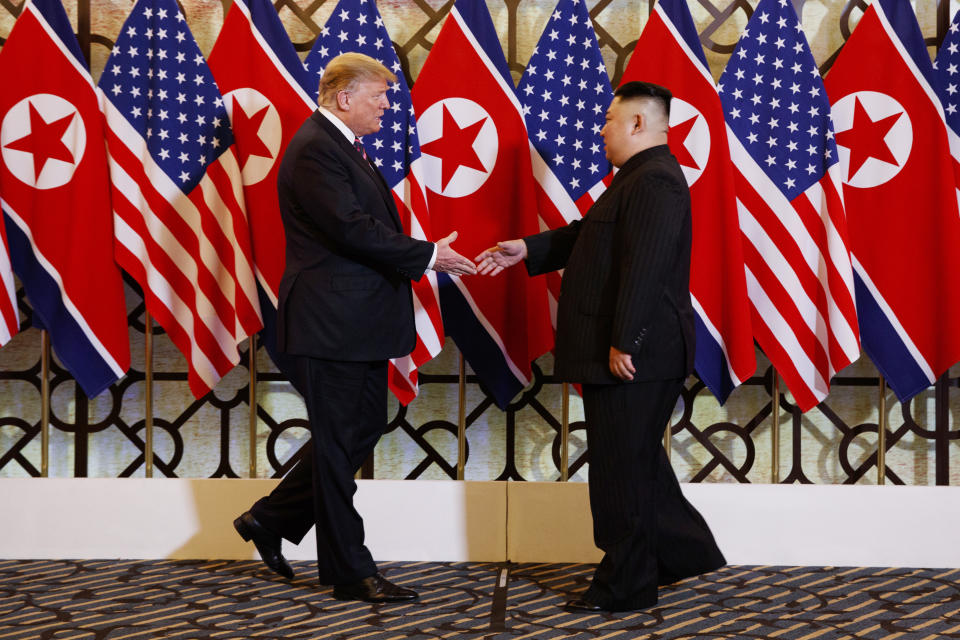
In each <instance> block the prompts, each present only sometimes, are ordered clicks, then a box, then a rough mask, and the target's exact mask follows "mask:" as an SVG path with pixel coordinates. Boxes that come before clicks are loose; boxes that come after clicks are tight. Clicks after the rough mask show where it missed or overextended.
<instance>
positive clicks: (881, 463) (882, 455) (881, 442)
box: [877, 376, 887, 484]
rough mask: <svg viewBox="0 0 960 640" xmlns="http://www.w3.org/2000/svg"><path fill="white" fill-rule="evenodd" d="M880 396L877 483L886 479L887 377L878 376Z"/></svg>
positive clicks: (878, 405)
mask: <svg viewBox="0 0 960 640" xmlns="http://www.w3.org/2000/svg"><path fill="white" fill-rule="evenodd" d="M879 389H880V398H879V402H878V403H877V408H878V409H879V411H880V416H879V418H878V420H877V484H884V483H885V482H886V480H887V379H886V378H884V377H883V376H880V384H879Z"/></svg>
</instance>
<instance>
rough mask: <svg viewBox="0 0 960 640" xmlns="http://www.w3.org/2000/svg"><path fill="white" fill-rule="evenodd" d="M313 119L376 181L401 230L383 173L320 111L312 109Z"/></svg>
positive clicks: (391, 215) (395, 222)
mask: <svg viewBox="0 0 960 640" xmlns="http://www.w3.org/2000/svg"><path fill="white" fill-rule="evenodd" d="M312 117H313V118H314V120H316V121H317V122H318V123H320V125H321V126H323V127H324V129H325V130H326V131H327V133H329V134H330V137H331V138H333V139H334V140H336V142H337V144H338V145H340V148H341V149H342V150H343V152H344V153H345V154H346V155H347V157H348V158H350V160H351V161H352V162H354V163H355V164H356V165H357V166H358V167H360V168H361V169H362V170H363V171H365V172H366V173H367V175H369V176H370V178H371V179H372V180H373V181H374V182H375V183H376V185H377V189H378V190H379V191H380V197H382V198H383V202H384V204H386V205H387V211H389V212H390V217H391V219H392V220H393V223H394V225H396V227H397V231H403V223H402V222H401V221H400V214H399V213H397V205H396V203H395V202H394V201H393V194H392V193H391V192H390V189H389V187H387V181H386V180H384V179H383V175H382V174H381V173H380V172H379V171H377V169H376V168H375V167H374V166H373V165H372V164H371V163H370V162H369V161H368V160H367V159H365V158H364V157H363V156H362V155H360V152H359V151H357V149H356V147H354V146H353V144H352V143H351V142H350V141H348V140H347V138H346V136H344V135H343V132H342V131H340V130H339V129H337V128H336V127H335V126H334V125H333V123H332V122H330V121H329V120H327V118H326V117H325V116H324V115H323V114H322V113H320V112H319V111H314V112H313V116H312Z"/></svg>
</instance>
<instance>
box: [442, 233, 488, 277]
mask: <svg viewBox="0 0 960 640" xmlns="http://www.w3.org/2000/svg"><path fill="white" fill-rule="evenodd" d="M456 239H457V232H456V231H454V232H453V233H451V234H450V235H448V236H447V237H446V238H444V239H443V240H440V241H438V242H437V259H436V260H435V261H434V262H433V270H434V271H442V272H444V273H449V274H450V275H453V276H464V275H473V274H475V273H476V272H477V265H475V264H473V263H472V262H470V260H468V259H467V258H464V257H463V256H462V255H460V254H459V253H457V252H456V251H454V250H453V249H452V248H451V247H450V245H451V244H452V243H453V241H454V240H456Z"/></svg>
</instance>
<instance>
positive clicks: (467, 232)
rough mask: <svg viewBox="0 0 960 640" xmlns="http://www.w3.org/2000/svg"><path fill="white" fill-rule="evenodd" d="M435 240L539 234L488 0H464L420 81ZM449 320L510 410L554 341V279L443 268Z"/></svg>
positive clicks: (417, 91)
mask: <svg viewBox="0 0 960 640" xmlns="http://www.w3.org/2000/svg"><path fill="white" fill-rule="evenodd" d="M413 106H414V109H415V111H416V114H417V122H418V128H419V133H420V149H421V151H422V153H423V155H422V160H423V164H424V172H423V173H424V182H425V185H426V187H427V204H428V206H429V209H430V217H431V221H432V226H433V232H434V233H433V237H435V238H443V237H445V236H447V235H448V234H449V233H451V232H452V231H455V230H456V231H459V232H460V236H459V238H458V240H457V242H456V244H455V248H456V249H457V251H459V252H460V253H462V254H463V255H466V256H474V255H477V254H478V253H480V252H481V251H482V250H484V249H486V248H488V247H490V246H493V245H494V244H495V243H496V242H497V241H499V240H506V239H510V238H519V237H522V236H525V235H529V234H533V233H537V232H538V231H539V225H538V222H537V197H536V192H535V186H534V181H533V173H532V169H531V164H530V145H529V142H528V140H527V130H526V127H525V126H524V121H523V110H522V107H521V106H520V102H519V101H518V100H517V97H516V94H515V92H514V88H513V80H512V78H511V77H510V72H509V70H508V69H507V64H506V60H505V59H504V56H503V51H502V50H501V48H500V41H499V39H498V38H497V33H496V31H495V30H494V27H493V22H492V20H491V19H490V14H489V12H488V11H487V7H486V4H484V3H483V2H482V1H480V0H457V2H456V4H454V6H453V8H452V9H451V11H450V14H449V15H448V16H447V18H446V20H445V21H444V24H443V27H442V29H441V30H440V35H439V36H438V37H437V41H436V43H435V44H434V45H433V48H432V49H431V50H430V55H429V56H428V57H427V60H426V63H425V64H424V66H423V69H422V71H421V72H420V76H419V78H418V80H417V83H416V85H415V86H414V88H413ZM439 284H440V304H441V308H442V310H443V323H444V327H445V328H446V332H447V334H448V335H450V336H451V337H453V339H454V340H455V341H456V343H457V346H458V347H459V348H460V351H461V352H462V353H463V355H464V357H465V358H466V360H467V362H469V363H470V366H471V367H472V368H473V370H474V371H475V372H476V373H477V375H478V376H479V377H480V379H481V380H482V381H483V383H484V385H485V386H486V387H487V388H488V389H489V390H490V392H491V394H492V395H493V397H494V398H495V400H496V403H497V405H498V406H500V407H501V408H504V407H506V406H507V404H508V403H509V402H510V400H511V399H512V398H513V397H514V396H515V395H516V394H517V392H519V391H520V390H521V389H522V388H523V387H524V386H526V384H527V383H528V382H529V380H530V375H531V373H530V362H531V361H532V360H534V359H536V358H537V357H538V356H540V355H542V354H543V353H545V352H546V351H548V350H549V349H550V347H551V345H552V336H551V328H550V316H549V312H548V308H547V291H546V283H545V281H544V279H543V278H529V277H528V276H527V275H526V273H524V271H523V270H522V269H509V270H507V271H505V272H504V273H502V274H500V275H498V276H497V277H495V278H484V277H468V278H464V279H461V278H450V277H447V276H446V275H444V274H440V278H439Z"/></svg>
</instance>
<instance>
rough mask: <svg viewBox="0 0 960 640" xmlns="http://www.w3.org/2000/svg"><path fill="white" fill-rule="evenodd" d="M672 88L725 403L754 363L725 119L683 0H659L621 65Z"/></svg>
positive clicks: (713, 366)
mask: <svg viewBox="0 0 960 640" xmlns="http://www.w3.org/2000/svg"><path fill="white" fill-rule="evenodd" d="M630 80H646V81H649V82H655V83H657V84H660V85H663V86H665V87H667V88H668V89H670V91H671V92H672V93H673V100H672V101H671V106H670V132H669V143H670V148H671V150H672V151H673V154H674V155H675V156H676V158H677V160H678V161H679V162H680V166H681V168H682V169H683V174H684V176H685V177H686V179H687V184H688V185H689V187H690V203H691V209H692V211H693V251H692V256H693V258H692V260H691V264H690V296H691V298H692V300H693V307H694V309H695V310H696V313H697V315H696V323H697V352H696V363H695V364H696V369H697V374H698V375H699V376H700V379H701V380H703V382H704V384H706V385H707V387H708V388H709V389H710V391H711V392H713V395H714V396H716V397H717V399H718V400H719V401H720V403H721V404H722V403H724V402H725V401H726V399H727V397H728V396H729V395H730V392H731V391H733V389H734V388H736V387H737V386H739V385H740V384H741V383H742V382H743V381H744V380H746V379H747V378H749V377H750V376H751V375H752V374H753V372H754V371H755V370H756V357H755V354H754V346H753V331H752V326H751V319H750V300H749V298H748V297H747V282H746V278H745V275H744V266H743V250H742V248H741V240H740V226H739V222H738V217H737V201H736V195H735V193H734V177H733V176H734V172H733V165H732V164H731V162H730V146H729V143H728V141H727V125H726V122H725V121H724V117H723V107H722V106H721V104H720V97H719V95H718V94H717V88H716V85H715V84H714V82H713V77H712V76H711V75H710V68H709V67H708V66H707V60H706V57H705V56H704V54H703V46H702V45H701V44H700V37H699V35H698V34H697V30H696V27H695V25H694V23H693V18H692V17H691V15H690V10H689V9H688V8H687V3H686V2H685V0H659V2H657V4H656V6H655V7H654V10H653V13H652V14H651V16H650V20H649V21H648V22H647V24H646V26H645V27H644V29H643V33H642V34H641V35H640V39H639V40H638V41H637V46H636V48H635V49H634V51H633V57H631V58H630V63H629V64H628V65H627V68H626V70H625V71H624V73H623V81H624V82H627V81H630Z"/></svg>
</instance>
